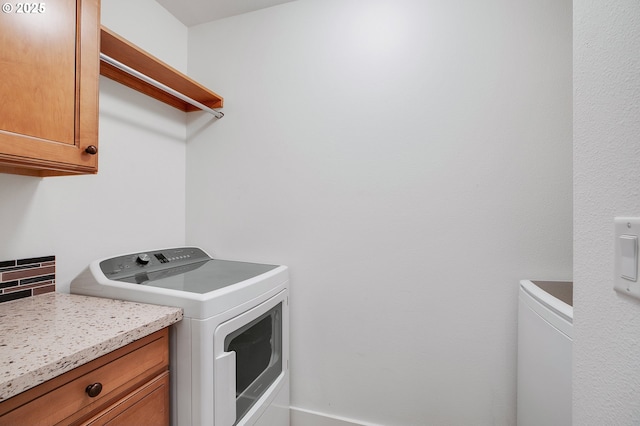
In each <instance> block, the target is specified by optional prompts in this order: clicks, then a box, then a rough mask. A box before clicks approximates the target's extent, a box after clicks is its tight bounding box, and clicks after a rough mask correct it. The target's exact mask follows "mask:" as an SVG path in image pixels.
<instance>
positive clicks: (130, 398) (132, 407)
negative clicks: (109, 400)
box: [82, 372, 169, 426]
mask: <svg viewBox="0 0 640 426" xmlns="http://www.w3.org/2000/svg"><path fill="white" fill-rule="evenodd" d="M102 425H104V426H131V425H153V426H164V425H169V372H165V373H163V374H162V375H160V376H158V377H157V378H155V379H153V380H152V381H151V382H149V383H147V384H146V385H143V386H142V387H141V388H140V389H136V390H135V391H133V392H132V393H130V394H129V395H127V396H125V397H124V398H122V399H121V400H119V401H118V402H116V403H115V404H113V405H112V406H110V407H109V408H107V409H106V410H104V411H103V412H101V413H100V414H98V415H97V416H95V417H94V418H92V419H91V420H89V421H87V422H86V423H83V424H82V426H102Z"/></svg>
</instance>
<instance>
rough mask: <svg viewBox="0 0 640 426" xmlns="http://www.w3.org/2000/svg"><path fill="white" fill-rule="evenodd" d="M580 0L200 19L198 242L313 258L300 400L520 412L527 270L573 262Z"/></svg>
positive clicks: (305, 276)
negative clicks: (521, 291)
mask: <svg viewBox="0 0 640 426" xmlns="http://www.w3.org/2000/svg"><path fill="white" fill-rule="evenodd" d="M571 37H572V35H571V2H570V1H568V0H564V1H557V0H543V1H539V0H536V1H533V0H529V1H525V2H513V1H508V0H491V1H488V2H477V1H471V0H467V1H463V0H459V1H450V0H446V1H445V0H428V1H425V0H369V1H362V0H322V1H320V0H299V1H296V2H292V3H288V4H284V5H281V6H277V7H273V8H270V9H264V10H261V11H257V12H254V13H250V14H245V15H241V16H236V17H231V18H228V19H224V20H220V21H216V22H212V23H209V24H204V25H201V26H197V27H192V28H190V29H189V54H188V60H189V67H188V69H189V74H190V75H191V76H193V77H194V78H195V79H196V80H198V81H201V82H202V83H203V84H205V85H207V86H209V87H211V88H213V89H214V90H216V91H217V92H219V93H220V94H222V95H223V96H224V97H225V108H224V112H225V114H226V116H225V117H224V118H223V119H222V120H219V121H216V120H212V119H210V118H208V117H206V116H205V115H203V114H196V115H190V116H189V118H188V120H189V124H188V132H189V137H188V139H189V141H188V147H187V231H186V235H187V242H188V243H190V244H198V245H201V246H203V247H204V248H206V249H208V250H210V251H211V252H212V253H213V254H214V255H215V256H217V257H221V258H228V259H240V260H252V261H258V262H273V263H282V264H287V265H289V266H290V267H291V277H292V309H291V321H292V322H291V324H292V326H291V342H292V343H291V360H292V364H291V379H292V384H291V392H292V393H291V395H292V396H291V402H292V405H293V406H294V407H298V408H302V409H304V410H311V411H317V412H320V413H326V414H329V415H332V416H337V417H340V418H347V419H348V418H351V419H357V420H359V421H362V422H371V423H379V424H384V425H386V426H392V425H418V424H420V425H422V424H429V425H470V424H473V425H513V424H515V389H516V387H515V385H516V377H515V371H516V369H515V365H516V313H517V286H518V280H519V279H521V278H539V279H540V278H542V279H570V278H571V274H572V273H571V270H572V247H571V244H572V195H571V191H572V186H571V178H572V171H571V156H572V148H571V135H572V127H571V114H572V110H571V99H572V98H571V95H572V94H571V66H572V64H571V40H572V39H571Z"/></svg>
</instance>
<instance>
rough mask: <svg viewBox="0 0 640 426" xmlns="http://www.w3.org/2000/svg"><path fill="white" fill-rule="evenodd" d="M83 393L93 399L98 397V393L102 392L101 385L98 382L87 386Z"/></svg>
mask: <svg viewBox="0 0 640 426" xmlns="http://www.w3.org/2000/svg"><path fill="white" fill-rule="evenodd" d="M85 392H87V395H89V396H90V397H91V398H95V397H96V396H98V395H100V392H102V383H99V382H98V383H94V384H92V385H89V386H87V388H86V389H85Z"/></svg>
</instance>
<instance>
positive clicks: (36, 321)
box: [0, 293, 183, 401]
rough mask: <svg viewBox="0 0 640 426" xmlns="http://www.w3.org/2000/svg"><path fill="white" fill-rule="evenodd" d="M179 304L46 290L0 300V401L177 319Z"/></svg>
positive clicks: (179, 316)
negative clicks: (11, 299)
mask: <svg viewBox="0 0 640 426" xmlns="http://www.w3.org/2000/svg"><path fill="white" fill-rule="evenodd" d="M182 316H183V314H182V309H181V308H176V307H168V306H158V305H148V304H143V303H135V302H126V301H121V300H112V299H104V298H98V297H89V296H79V295H72V294H64V293H48V294H42V295H39V296H34V297H30V298H26V299H20V300H15V301H11V302H5V303H1V304H0V327H1V329H2V332H1V333H0V401H4V400H6V399H8V398H10V397H12V396H14V395H17V394H19V393H21V392H23V391H25V390H27V389H30V388H32V387H34V386H37V385H39V384H41V383H43V382H45V381H47V380H50V379H52V378H54V377H56V376H58V375H60V374H62V373H65V372H67V371H70V370H72V369H74V368H76V367H78V366H80V365H82V364H85V363H87V362H89V361H92V360H94V359H96V358H99V357H100V356H102V355H105V354H107V353H109V352H112V351H114V350H116V349H118V348H121V347H123V346H125V345H127V344H129V343H131V342H133V341H135V340H137V339H140V338H142V337H145V336H147V335H149V334H151V333H154V332H156V331H158V330H161V329H163V328H164V327H167V326H169V325H171V324H173V323H176V322H178V321H180V320H181V319H182Z"/></svg>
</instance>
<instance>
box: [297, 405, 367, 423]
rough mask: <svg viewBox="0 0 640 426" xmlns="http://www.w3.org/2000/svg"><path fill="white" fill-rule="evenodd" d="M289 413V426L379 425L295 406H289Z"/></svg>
mask: <svg viewBox="0 0 640 426" xmlns="http://www.w3.org/2000/svg"><path fill="white" fill-rule="evenodd" d="M289 414H290V416H289V418H290V426H380V425H376V424H373V423H366V422H361V421H358V420H354V419H347V418H345V417H339V416H332V415H329V414H324V413H318V412H317V411H311V410H305V409H304V408H297V407H290V411H289Z"/></svg>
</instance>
